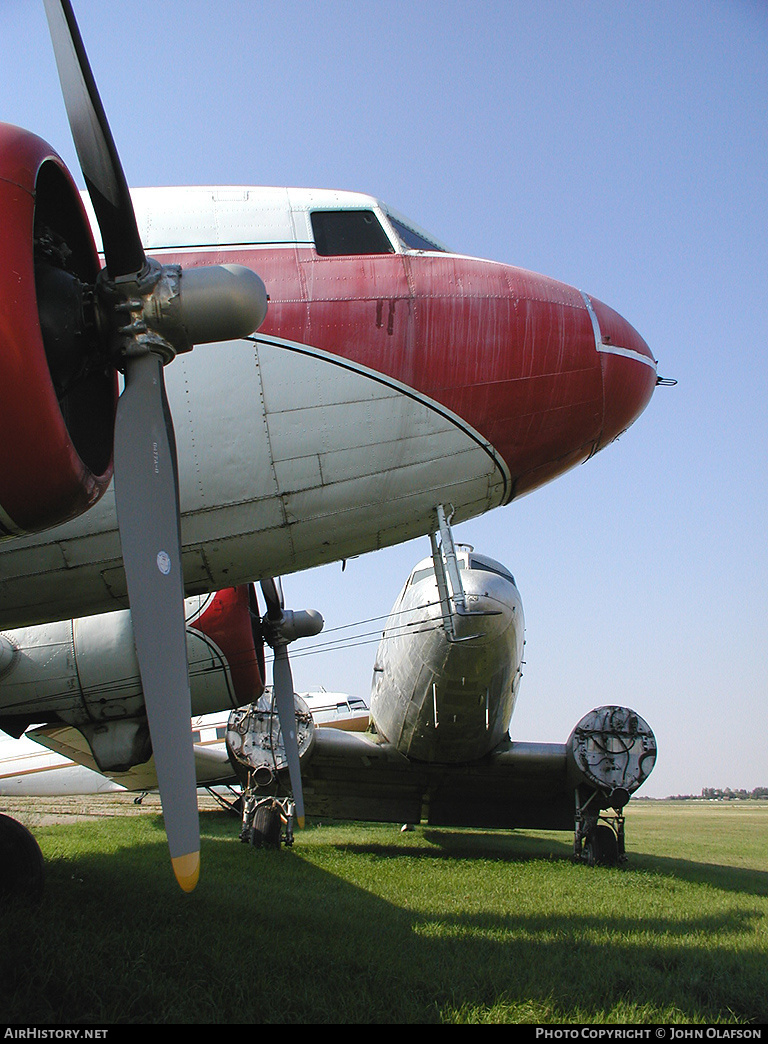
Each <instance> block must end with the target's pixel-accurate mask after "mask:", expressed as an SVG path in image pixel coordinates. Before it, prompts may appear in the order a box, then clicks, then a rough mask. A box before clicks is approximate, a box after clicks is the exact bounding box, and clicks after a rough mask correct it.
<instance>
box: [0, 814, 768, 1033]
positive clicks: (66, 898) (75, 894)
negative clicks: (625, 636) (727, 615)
mask: <svg viewBox="0 0 768 1044" xmlns="http://www.w3.org/2000/svg"><path fill="white" fill-rule="evenodd" d="M201 824H202V829H203V835H204V844H203V874H202V877H201V882H200V885H199V886H198V889H197V890H196V891H195V892H194V893H193V894H192V895H188V896H187V895H183V894H182V893H180V891H179V890H178V888H177V887H176V885H175V882H174V881H173V879H172V875H171V871H170V867H169V865H168V852H167V846H166V844H165V840H164V837H163V836H162V821H161V819H160V817H153V816H147V817H143V818H142V820H141V822H140V823H139V824H136V825H134V826H133V828H132V830H131V833H130V834H129V833H126V825H125V823H124V822H121V821H120V820H113V821H110V822H109V823H105V824H102V823H97V824H95V825H93V826H92V827H91V826H90V825H89V826H87V827H82V826H81V827H80V828H79V833H78V835H77V836H78V837H80V838H84V839H85V838H87V842H88V843H87V844H86V843H85V842H84V843H83V849H82V851H76V846H75V848H72V847H71V846H70V847H68V848H67V849H66V850H65V852H66V854H62V849H61V845H62V843H63V840H66V836H65V835H66V832H67V831H71V830H72V829H73V828H71V827H63V828H52V829H50V830H48V831H46V832H45V833H44V835H43V836H42V837H41V844H42V845H43V849H44V851H45V852H46V854H47V856H48V858H49V860H50V861H49V866H48V882H47V890H46V895H45V897H44V899H43V902H42V904H41V905H40V907H39V908H37V909H35V910H30V909H29V908H27V909H23V908H20V907H19V908H15V907H13V906H9V907H8V908H6V910H5V911H4V916H3V918H2V921H1V922H0V933H1V934H0V938H1V939H2V945H1V946H0V1010H2V1012H3V1016H4V1019H5V1021H7V1022H11V1023H14V1022H33V1023H59V1024H61V1023H79V1024H87V1023H100V1024H102V1025H116V1024H120V1023H125V1024H147V1023H154V1024H162V1023H167V1024H173V1023H198V1024H216V1023H218V1024H225V1023H228V1024H246V1023H270V1024H277V1023H292V1024H308V1023H328V1024H334V1023H348V1024H365V1023H371V1024H373V1023H377V1024H379V1023H387V1024H406V1023H436V1022H440V1021H445V1020H447V1021H450V1020H451V1019H454V1018H465V1019H468V1020H470V1021H482V1019H483V1018H488V1017H493V1018H495V1019H496V1020H498V1021H541V1022H547V1021H549V1022H564V1021H576V1022H585V1021H586V1022H589V1021H593V1020H594V1021H600V1020H604V1019H611V1018H613V1019H614V1020H616V1019H618V1021H632V1012H633V1011H634V1015H635V1018H637V1012H638V1005H640V1006H643V1011H645V1012H647V1021H660V1022H663V1021H671V1020H672V1019H673V1018H674V1019H675V1020H676V1021H680V1022H692V1021H697V1020H706V1021H716V1020H718V1019H721V1020H722V1019H725V1020H727V1021H731V1022H733V1021H735V1020H736V1019H739V1020H750V1019H751V1020H755V1021H764V1020H765V1019H766V1017H768V1010H766V1001H765V998H766V996H768V973H767V972H766V962H765V951H764V949H763V950H761V949H760V948H759V947H758V946H755V945H751V944H750V945H741V946H740V947H738V948H734V947H731V946H730V945H729V944H728V940H730V939H731V938H732V937H733V935H734V934H738V933H743V934H748V933H749V931H750V928H751V924H752V921H753V920H754V918H756V917H757V916H759V914H758V913H753V912H750V911H730V912H728V911H718V912H715V913H706V912H702V913H701V914H700V915H698V916H696V917H694V918H692V919H687V920H686V921H685V922H684V924H681V922H679V921H677V920H676V919H675V916H674V914H673V913H663V914H662V913H659V914H658V915H657V916H654V917H652V918H650V919H649V918H642V917H639V916H634V915H633V914H632V912H631V909H630V910H626V909H624V910H621V911H619V912H618V914H617V912H616V911H615V910H614V911H613V912H604V911H599V912H598V911H595V910H590V909H584V910H581V911H580V912H578V913H577V914H573V913H569V914H563V913H554V912H553V913H552V914H551V915H549V916H548V915H543V914H541V913H536V914H531V913H528V912H526V911H525V909H523V908H517V909H516V908H515V905H514V904H515V901H514V899H513V898H512V896H510V909H509V910H508V911H504V912H503V913H498V912H493V911H492V910H490V909H485V910H484V909H483V908H482V903H480V909H479V910H478V908H477V904H475V907H474V909H475V912H468V911H467V910H466V909H461V908H456V906H455V905H454V906H453V908H451V906H450V905H448V904H445V903H442V904H438V907H437V908H438V909H439V912H436V913H428V912H425V911H424V909H423V908H422V909H419V908H418V907H417V909H409V908H408V905H407V904H408V902H409V897H410V895H411V888H412V875H413V873H414V870H419V869H423V867H422V866H421V865H420V863H419V862H418V860H419V857H421V856H424V855H427V856H430V857H431V858H434V857H435V855H436V854H439V856H440V857H441V858H445V859H449V858H457V857H462V858H463V857H467V858H469V857H470V855H471V853H470V850H469V849H468V848H467V847H466V846H468V845H470V846H471V848H472V852H473V854H474V856H476V857H478V859H479V860H481V861H482V860H487V859H502V860H504V861H506V862H507V863H509V864H510V868H511V869H514V864H515V863H516V862H520V863H521V864H522V863H525V862H527V861H528V860H530V859H541V858H551V859H554V860H558V861H559V860H560V859H563V860H565V859H566V858H568V857H569V848H570V846H569V845H568V844H566V843H563V844H562V845H561V844H560V843H559V842H556V841H555V842H553V841H552V840H550V839H538V838H531V837H529V836H524V837H522V838H518V837H514V838H510V837H507V838H499V836H498V835H496V834H492V833H484V832H480V833H474V834H471V835H470V834H464V833H463V832H457V833H453V832H448V833H446V832H443V831H439V832H437V833H436V834H435V836H434V837H433V836H432V834H431V833H430V834H429V836H428V838H427V840H428V841H429V842H430V846H431V847H430V848H429V849H423V848H422V849H419V848H415V847H409V846H408V845H407V844H403V845H398V844H397V843H396V842H393V843H392V844H391V845H390V844H373V845H366V844H364V843H362V844H353V845H349V844H347V845H339V844H337V843H336V842H330V841H329V842H328V843H327V849H328V851H326V849H325V848H324V847H323V846H324V845H325V844H326V843H325V842H324V840H323V836H322V831H323V828H316V829H315V831H313V832H312V833H313V835H314V836H313V837H312V839H311V840H312V844H313V845H316V846H318V847H319V848H320V849H321V851H320V855H321V856H322V858H323V859H328V860H332V859H341V860H342V861H343V863H342V865H343V869H344V875H343V876H342V874H341V873H335V872H332V871H330V870H328V869H324V868H322V867H319V866H318V865H316V863H315V862H313V861H312V859H310V858H308V857H307V858H305V857H303V856H302V845H301V841H300V839H299V840H297V844H296V846H295V848H294V849H293V850H292V851H288V850H285V849H282V850H281V851H264V850H256V849H253V848H251V847H250V846H248V845H243V844H241V843H240V842H238V841H237V827H236V825H234V824H233V821H232V819H231V818H229V817H226V816H223V815H219V814H217V813H214V814H204V815H203V816H202V817H201ZM89 829H90V831H91V832H90V833H89V832H88V831H89ZM69 836H70V838H71V836H72V835H71V834H70V835H69ZM100 847H103V848H104V849H105V851H101V850H99V849H100ZM330 849H334V851H330ZM336 849H338V851H337V850H336ZM370 854H374V855H377V856H384V857H386V858H387V860H388V861H391V862H393V863H394V870H395V871H396V872H398V873H400V874H402V900H400V899H398V900H397V902H392V901H389V900H387V899H384V898H382V897H381V896H379V895H377V894H374V892H372V891H371V890H369V889H364V888H361V887H359V886H358V885H357V884H355V883H354V875H355V867H356V862H355V860H359V858H360V856H361V855H362V856H363V857H366V856H368V855H370ZM307 855H309V845H307ZM328 865H332V863H331V862H329V863H328ZM584 869H585V870H586V868H584ZM650 869H655V870H656V871H657V872H658V867H653V866H652V867H650ZM574 872H575V873H576V874H578V873H579V872H580V868H577V867H574ZM617 872H618V873H620V872H621V871H617ZM603 873H605V872H603ZM422 876H423V874H422ZM478 886H479V889H480V895H481V896H482V886H483V875H482V873H481V872H479V873H478ZM718 939H719V940H722V943H721V944H713V940H718ZM633 998H634V999H635V1000H632V999H633ZM638 998H639V999H640V1000H637V999H638ZM633 1005H635V1007H633ZM622 1012H624V1015H623V1019H622V1015H621V1013H622ZM489 1013H490V1015H489ZM525 1013H527V1017H526V1015H525ZM617 1013H619V1014H618V1015H617Z"/></svg>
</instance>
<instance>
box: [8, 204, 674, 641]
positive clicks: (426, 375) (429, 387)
mask: <svg viewBox="0 0 768 1044" xmlns="http://www.w3.org/2000/svg"><path fill="white" fill-rule="evenodd" d="M134 203H135V207H136V211H137V218H138V221H139V228H140V232H141V235H142V240H143V242H144V244H145V246H146V249H147V251H148V253H151V254H153V255H154V256H156V257H158V258H159V259H160V260H161V261H163V262H166V263H170V262H178V263H179V264H181V265H183V267H184V268H185V269H188V268H190V267H194V266H195V265H197V264H204V263H205V264H209V263H219V264H223V263H228V262H232V263H238V264H242V265H246V266H248V267H250V268H253V269H254V270H255V271H256V272H257V273H258V274H259V275H260V276H261V278H262V279H263V280H264V283H265V285H266V287H267V291H268V294H269V308H268V313H267V318H266V320H265V322H264V324H263V325H262V327H261V328H260V330H259V331H258V333H257V334H256V335H255V336H254V338H253V339H252V340H243V341H238V342H231V343H226V344H217V345H211V346H204V347H201V348H198V349H197V350H196V351H194V352H191V353H189V354H186V355H180V356H179V357H177V358H176V359H175V360H174V361H173V363H172V364H171V365H169V366H168V367H167V368H166V384H167V388H168V396H169V400H170V405H171V412H172V414H173V417H174V423H175V427H176V442H177V446H178V455H179V471H180V486H181V508H182V539H183V546H184V577H185V583H186V590H187V594H188V595H192V594H198V593H204V592H210V591H214V590H217V589H219V588H222V587H225V586H234V585H236V584H240V583H243V582H247V581H249V580H253V579H256V578H259V577H262V576H265V575H276V574H286V573H290V572H294V571H297V570H300V569H304V568H309V567H312V566H316V565H318V564H320V563H322V562H326V561H332V560H336V559H339V558H344V557H349V556H351V555H354V554H360V553H364V552H366V551H370V550H373V549H376V548H379V547H383V546H388V545H391V544H394V543H397V542H400V541H402V540H406V539H410V538H412V537H415V536H419V535H422V534H426V533H428V532H431V531H433V530H434V513H435V508H436V505H437V504H440V503H448V504H451V505H452V507H453V510H454V520H455V521H457V522H458V521H462V520H464V519H467V518H470V517H473V516H476V515H478V514H480V513H482V512H484V511H487V510H489V509H491V508H493V507H497V506H499V505H502V504H506V503H509V502H510V501H511V500H512V499H513V498H515V497H518V496H521V495H523V494H525V493H528V492H530V491H531V490H533V489H535V488H536V487H537V486H540V485H541V484H543V483H544V482H547V481H549V480H551V479H553V478H554V477H556V476H557V475H559V474H560V473H562V472H563V471H565V470H567V469H568V468H570V467H572V466H573V465H575V464H577V463H581V462H582V461H584V460H586V459H587V458H588V457H590V456H591V455H593V454H594V453H595V452H597V451H598V450H600V449H602V448H603V447H604V446H606V445H607V444H608V443H610V442H611V441H613V439H614V438H615V437H616V436H617V435H619V434H620V433H621V432H622V431H623V430H625V428H626V427H627V426H628V425H629V424H631V423H632V421H633V420H634V419H635V418H636V417H637V416H638V415H639V413H640V412H641V411H642V410H643V409H644V407H645V405H646V404H647V402H648V401H649V399H650V396H651V394H652V391H653V388H654V386H655V383H656V367H655V361H654V359H653V357H652V355H651V353H650V351H649V349H648V347H647V345H646V344H645V342H644V341H643V340H642V338H640V336H639V335H638V334H637V332H636V331H635V330H634V329H633V328H632V327H631V326H630V325H629V324H628V323H627V322H626V321H625V320H623V319H622V318H621V317H620V316H619V315H617V313H615V312H614V311H613V310H611V309H610V308H608V307H607V306H606V305H603V304H602V303H601V302H599V301H597V300H595V299H593V298H590V297H589V296H587V295H586V294H583V293H581V292H580V291H579V290H576V289H574V288H572V287H568V286H566V285H564V284H562V283H559V282H557V281H554V280H551V279H548V278H546V277H543V276H539V275H535V274H533V273H530V272H526V271H523V270H521V269H517V268H513V267H510V266H507V265H502V264H497V263H494V262H489V261H484V260H480V259H476V258H469V257H464V256H461V255H457V254H453V253H451V252H449V251H447V250H445V249H443V248H442V247H441V246H440V244H438V243H436V242H433V241H431V239H430V238H429V237H428V236H426V235H425V234H424V233H423V232H421V231H420V230H418V229H416V228H415V227H414V226H413V225H411V224H410V223H409V222H407V221H405V220H404V219H402V218H399V217H398V216H397V215H395V214H393V213H392V212H391V211H390V210H388V209H387V208H386V207H384V206H383V205H382V204H381V203H380V202H379V201H377V200H375V199H373V198H372V197H368V196H362V195H357V194H352V193H335V192H321V191H314V190H293V189H256V188H226V189H224V188H196V189H151V190H150V189H147V190H137V191H136V192H135V193H134ZM19 408H27V409H28V408H30V404H20V406H19ZM0 580H2V585H3V597H2V600H1V602H0V626H3V627H10V626H22V625H25V624H31V623H38V622H42V621H45V620H57V619H66V618H69V617H73V616H82V615H86V614H90V613H97V612H104V611H109V610H111V609H116V608H120V607H125V606H126V605H127V598H126V591H125V581H124V577H123V570H122V563H121V557H120V546H119V539H118V534H117V524H116V518H115V509H114V497H113V494H112V492H111V490H110V491H108V492H107V494H106V495H105V496H104V497H103V498H102V500H101V501H100V502H99V503H98V504H97V505H96V506H95V507H93V508H92V509H91V510H90V511H88V512H87V513H86V514H85V515H83V516H82V517H81V518H79V519H77V520H75V521H73V522H70V523H67V524H66V525H64V526H60V527H57V528H55V529H52V530H49V531H48V532H46V533H43V534H41V535H38V536H34V537H21V538H14V539H12V540H9V541H6V542H4V543H3V544H2V546H1V547H0Z"/></svg>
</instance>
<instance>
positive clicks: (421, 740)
mask: <svg viewBox="0 0 768 1044" xmlns="http://www.w3.org/2000/svg"><path fill="white" fill-rule="evenodd" d="M441 537H442V538H441V539H438V537H437V534H433V535H432V537H431V540H432V555H431V557H429V558H425V559H424V560H422V561H421V562H419V563H417V564H416V566H415V567H414V568H413V570H412V572H411V574H410V576H409V578H408V580H407V581H406V583H405V585H404V587H403V589H402V591H401V592H400V594H399V596H398V598H397V600H396V602H395V604H394V606H393V607H392V610H391V612H390V615H389V617H388V619H387V623H386V625H385V627H384V631H383V634H382V638H381V642H380V645H379V648H378V652H377V654H376V661H375V664H374V668H373V682H372V686H371V698H370V714H371V725H372V728H371V729H370V730H368V731H366V732H365V733H361V732H354V733H353V732H337V731H335V730H332V729H328V728H324V727H322V726H321V725H320V724H319V723H318V724H312V723H311V716H310V715H308V714H306V708H302V706H301V700H300V699H299V698H298V697H297V710H298V713H297V717H301V716H302V713H301V712H302V710H304V715H303V717H304V719H305V721H307V727H306V729H305V734H304V735H303V736H302V738H301V742H300V751H301V771H302V785H303V794H304V802H305V809H306V812H307V814H309V815H312V816H317V817H321V818H323V819H351V820H360V821H375V822H399V823H403V824H410V825H413V824H416V823H420V822H425V823H427V824H429V825H432V826H449V827H482V828H504V829H516V828H531V829H547V830H569V831H573V834H574V850H573V854H574V858H575V859H576V860H578V861H583V862H586V863H588V864H590V865H595V864H601V865H616V864H617V863H620V862H624V861H625V860H626V851H625V812H624V810H625V808H626V805H627V804H628V802H629V799H630V797H631V796H632V794H634V793H635V792H636V791H637V790H638V788H639V787H640V786H641V785H642V784H643V783H644V782H645V780H646V779H647V778H648V776H649V775H650V773H651V771H652V770H653V767H654V765H655V762H656V754H657V747H656V739H655V737H654V734H653V732H652V730H651V728H650V726H649V725H648V724H647V722H645V721H644V719H643V718H641V717H640V715H639V714H637V713H636V712H635V711H634V710H632V709H631V708H627V707H621V706H603V707H596V708H594V709H593V710H591V711H590V712H589V713H588V714H586V715H584V717H582V718H581V720H580V721H579V722H578V723H577V724H576V726H575V727H574V728H573V730H572V731H571V733H570V736H569V737H568V740H567V741H566V742H565V743H563V744H558V743H531V742H523V741H517V740H513V739H512V738H511V721H512V715H513V711H514V708H515V703H516V701H517V696H518V692H519V686H520V680H521V678H522V664H523V648H524V644H525V638H524V633H525V622H524V616H523V608H522V602H521V599H520V593H519V591H518V589H517V585H516V583H515V579H514V576H513V575H512V573H510V572H509V570H508V569H507V568H506V567H505V566H503V565H502V564H501V563H500V562H497V561H496V560H494V559H492V558H489V557H488V556H486V555H482V554H478V553H476V552H475V551H474V548H472V547H470V546H464V545H459V546H458V547H457V546H455V545H454V543H453V538H452V534H451V531H450V527H449V526H447V525H446V524H445V523H444V524H443V526H442V528H441ZM273 717H274V715H273V714H266V713H265V712H264V705H263V703H257V704H255V705H254V706H253V707H244V708H240V709H239V710H236V711H233V712H231V714H230V716H229V723H228V728H227V748H228V750H229V754H230V760H231V762H232V764H233V765H234V767H235V769H236V770H237V773H238V778H239V781H240V783H241V785H242V787H243V796H244V803H245V808H246V810H247V811H245V812H244V829H247V827H248V826H249V825H250V823H251V822H252V820H253V815H254V811H255V809H256V807H257V806H258V804H259V803H262V804H264V805H265V806H270V805H271V804H272V803H271V800H270V799H271V798H272V797H274V796H276V795H279V794H281V793H285V792H286V790H287V789H289V783H287V782H286V779H285V776H286V762H285V760H284V757H282V756H281V755H280V754H276V753H275V749H274V747H275V744H276V745H277V746H278V747H279V746H280V744H281V737H280V736H279V734H278V739H277V740H276V741H275V742H274V743H273V742H272V741H271V737H272V735H273V733H274V732H275V731H276V730H277V727H276V725H275V723H274V721H273V720H272V718H273ZM275 767H276V768H277V771H275ZM273 807H274V806H273ZM275 814H276V813H275ZM246 816H247V822H246ZM263 830H264V831H268V827H264V828H263Z"/></svg>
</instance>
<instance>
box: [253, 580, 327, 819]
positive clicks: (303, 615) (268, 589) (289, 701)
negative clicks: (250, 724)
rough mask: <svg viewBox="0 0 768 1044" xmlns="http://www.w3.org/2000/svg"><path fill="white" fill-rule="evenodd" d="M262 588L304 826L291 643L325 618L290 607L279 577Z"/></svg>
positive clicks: (291, 773) (274, 676) (290, 771)
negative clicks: (289, 648) (285, 598)
mask: <svg viewBox="0 0 768 1044" xmlns="http://www.w3.org/2000/svg"><path fill="white" fill-rule="evenodd" d="M261 591H262V594H263V595H264V601H265V602H266V605H267V612H266V615H265V616H264V617H263V619H262V621H261V627H262V633H263V634H264V640H265V641H266V643H267V645H269V646H270V647H271V648H272V651H273V653H274V661H273V663H272V691H273V694H274V697H275V703H276V705H277V717H278V720H279V722H280V730H281V732H282V734H283V744H284V746H285V755H286V759H287V761H288V774H289V776H290V780H291V790H292V791H293V800H294V803H295V805H296V820H297V822H298V824H299V826H300V827H303V826H304V795H303V791H302V785H301V764H300V761H299V744H298V740H297V737H296V705H295V703H294V698H293V697H294V689H293V674H292V673H291V664H290V660H289V658H288V646H289V645H290V643H291V642H294V641H296V639H297V638H308V637H310V636H311V635H313V634H319V633H320V631H321V630H322V629H323V618H322V616H321V615H320V613H318V612H317V611H316V610H314V609H302V610H299V611H297V612H293V611H292V610H290V609H286V608H285V600H284V598H283V587H282V584H281V582H280V579H279V577H268V578H267V579H265V580H262V581H261Z"/></svg>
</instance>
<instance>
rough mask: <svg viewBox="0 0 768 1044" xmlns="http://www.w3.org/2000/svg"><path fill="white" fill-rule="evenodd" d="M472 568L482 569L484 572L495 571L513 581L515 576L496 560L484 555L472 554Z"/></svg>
mask: <svg viewBox="0 0 768 1044" xmlns="http://www.w3.org/2000/svg"><path fill="white" fill-rule="evenodd" d="M470 568H472V569H482V570H484V571H485V572H486V573H495V574H496V575H497V576H503V577H504V579H505V580H511V581H512V583H513V584H514V583H515V578H514V576H512V574H511V573H510V571H509V570H508V569H505V568H504V566H503V565H499V563H498V562H492V561H491V559H489V558H486V557H485V556H484V555H483V556H482V557H480V556H474V557H473V558H472V564H471V567H470Z"/></svg>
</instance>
